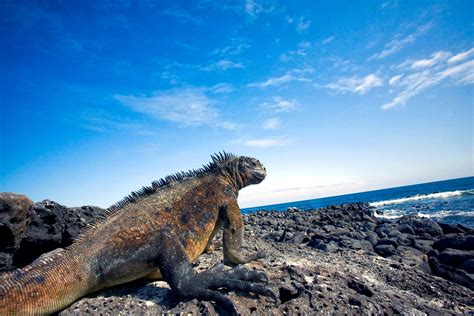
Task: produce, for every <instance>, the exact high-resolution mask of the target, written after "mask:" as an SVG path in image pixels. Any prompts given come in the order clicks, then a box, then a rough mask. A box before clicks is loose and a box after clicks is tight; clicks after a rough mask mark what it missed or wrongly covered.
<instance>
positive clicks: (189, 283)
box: [178, 264, 278, 315]
mask: <svg viewBox="0 0 474 316" xmlns="http://www.w3.org/2000/svg"><path fill="white" fill-rule="evenodd" d="M267 282H268V277H267V275H266V274H265V273H264V272H262V271H257V270H249V269H247V268H244V267H242V266H237V267H235V268H233V269H231V270H224V269H223V265H222V264H219V265H216V266H214V267H213V268H211V269H210V270H208V271H205V272H202V273H199V274H193V275H192V276H190V277H188V278H186V280H182V281H181V282H180V288H179V289H178V291H179V293H178V294H180V295H181V296H184V297H187V298H197V299H201V300H206V301H213V302H215V303H216V304H217V305H218V306H220V307H221V308H222V309H223V310H224V311H225V313H226V314H230V315H237V311H236V309H235V306H234V303H233V302H232V301H231V300H230V299H229V298H228V297H227V296H225V295H224V294H222V293H220V292H218V291H217V290H218V289H223V288H224V289H227V290H229V291H242V292H252V293H255V294H258V295H263V296H267V297H270V298H272V299H273V300H274V301H275V302H278V297H277V296H276V294H275V293H274V292H273V291H272V290H271V289H270V288H269V287H267V286H265V285H263V284H262V283H267Z"/></svg>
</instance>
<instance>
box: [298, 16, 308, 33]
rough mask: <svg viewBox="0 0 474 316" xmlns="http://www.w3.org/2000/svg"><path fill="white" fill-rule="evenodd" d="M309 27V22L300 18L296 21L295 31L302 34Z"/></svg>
mask: <svg viewBox="0 0 474 316" xmlns="http://www.w3.org/2000/svg"><path fill="white" fill-rule="evenodd" d="M310 26H311V20H307V19H305V17H303V16H302V17H300V18H299V19H298V24H297V25H296V30H297V31H298V32H303V31H306V30H307V29H309V27H310Z"/></svg>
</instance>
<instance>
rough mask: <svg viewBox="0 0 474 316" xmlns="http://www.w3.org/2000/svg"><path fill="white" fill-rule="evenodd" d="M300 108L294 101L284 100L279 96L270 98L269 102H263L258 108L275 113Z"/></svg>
mask: <svg viewBox="0 0 474 316" xmlns="http://www.w3.org/2000/svg"><path fill="white" fill-rule="evenodd" d="M299 107H300V105H299V103H298V101H296V99H291V100H285V99H283V98H282V97H280V96H277V97H274V98H272V99H271V100H270V101H267V102H263V103H261V104H260V108H261V109H262V110H264V111H270V112H275V113H280V112H290V111H294V110H296V109H298V108H299Z"/></svg>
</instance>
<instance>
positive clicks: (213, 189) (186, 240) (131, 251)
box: [0, 152, 277, 315]
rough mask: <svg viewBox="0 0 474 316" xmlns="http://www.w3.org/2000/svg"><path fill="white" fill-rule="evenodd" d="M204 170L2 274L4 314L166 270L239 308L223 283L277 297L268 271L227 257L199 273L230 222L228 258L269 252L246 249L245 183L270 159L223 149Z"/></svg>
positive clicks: (170, 277)
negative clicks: (200, 261)
mask: <svg viewBox="0 0 474 316" xmlns="http://www.w3.org/2000/svg"><path fill="white" fill-rule="evenodd" d="M211 158H212V162H210V163H209V164H208V165H205V166H203V167H202V168H200V169H197V170H189V171H187V172H181V173H177V174H174V175H171V176H168V177H166V178H163V179H161V180H159V181H155V182H153V183H152V185H151V186H145V187H143V188H142V189H141V190H139V191H137V192H133V193H132V194H130V195H129V196H127V197H125V198H124V199H123V200H121V201H120V202H118V203H116V204H114V205H113V206H111V207H110V208H109V209H108V210H107V215H106V216H105V218H104V219H101V220H99V221H98V222H97V223H95V224H94V225H93V226H92V227H90V228H88V229H87V230H86V231H85V232H84V233H83V234H81V236H80V237H79V238H78V239H77V240H76V241H74V243H73V244H72V245H71V246H69V247H67V248H65V249H64V250H62V251H57V252H56V253H54V254H51V255H49V256H42V257H40V258H38V259H37V260H36V261H34V262H33V263H32V264H30V265H28V266H26V267H24V268H20V269H17V270H14V271H10V272H7V273H5V274H3V275H1V276H0V315H9V314H45V313H53V312H56V311H59V310H62V309H64V308H65V307H67V306H68V305H70V304H71V303H73V302H74V301H76V300H78V299H79V298H81V297H83V296H85V295H87V294H89V293H92V292H95V291H98V290H100V289H103V288H106V287H110V286H113V285H117V284H122V283H126V282H129V281H132V280H135V279H139V278H143V277H149V278H164V280H166V281H167V282H168V283H169V285H170V287H171V289H172V291H173V292H174V293H176V294H178V295H179V296H180V297H184V298H197V299H201V300H207V301H213V302H215V303H216V304H218V305H220V306H221V307H223V308H224V310H225V311H226V312H229V313H232V314H236V310H235V306H234V304H233V303H232V301H231V300H230V299H229V298H228V297H227V296H225V295H223V294H222V293H220V292H219V291H217V289H219V288H226V289H228V290H238V291H246V292H253V293H256V294H260V295H265V296H270V297H272V298H274V299H275V300H277V298H276V296H275V294H274V293H273V291H272V290H271V289H269V288H268V287H266V286H265V285H263V284H261V283H264V282H267V281H268V279H267V277H266V274H265V273H264V272H261V271H255V270H248V269H246V268H244V267H242V266H237V267H234V268H233V269H230V270H227V269H223V267H222V265H218V266H216V267H213V268H211V269H209V270H207V271H205V272H201V273H196V272H194V271H193V269H192V262H193V261H194V260H195V259H196V258H197V257H198V256H199V255H201V254H202V253H203V252H204V250H205V249H206V247H208V246H209V245H210V243H211V241H212V238H213V237H214V235H215V234H216V233H217V232H218V231H219V230H220V229H221V228H222V229H223V252H224V264H227V265H239V264H244V263H247V262H250V261H253V260H256V259H259V258H262V257H264V254H263V253H255V254H251V255H248V256H243V255H242V254H241V244H242V237H243V221H242V217H241V215H240V209H239V206H238V204H237V196H238V192H239V190H240V189H242V188H243V187H245V186H248V185H251V184H258V183H260V182H261V181H262V180H263V179H264V178H265V176H266V169H265V167H264V166H263V165H262V164H261V163H260V161H258V160H257V159H254V158H250V157H245V156H235V155H233V154H229V153H225V152H223V153H218V154H216V155H213V156H211Z"/></svg>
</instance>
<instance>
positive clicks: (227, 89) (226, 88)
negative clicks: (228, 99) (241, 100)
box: [209, 82, 235, 94]
mask: <svg viewBox="0 0 474 316" xmlns="http://www.w3.org/2000/svg"><path fill="white" fill-rule="evenodd" d="M209 91H211V92H212V93H218V94H224V93H231V92H234V91H235V88H234V86H233V85H231V84H230V83H225V82H221V83H218V84H215V85H213V86H212V87H210V88H209Z"/></svg>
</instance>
